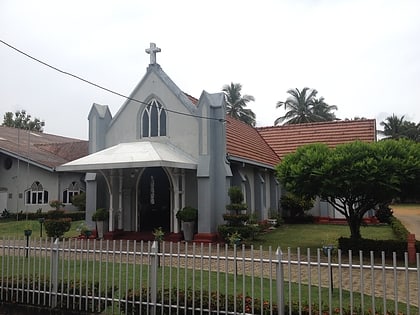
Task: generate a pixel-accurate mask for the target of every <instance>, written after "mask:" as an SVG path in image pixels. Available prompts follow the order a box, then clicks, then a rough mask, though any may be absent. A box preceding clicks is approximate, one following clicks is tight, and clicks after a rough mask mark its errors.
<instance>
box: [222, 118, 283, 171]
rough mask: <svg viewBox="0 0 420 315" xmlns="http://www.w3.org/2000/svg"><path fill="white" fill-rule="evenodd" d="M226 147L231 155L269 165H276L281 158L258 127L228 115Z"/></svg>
mask: <svg viewBox="0 0 420 315" xmlns="http://www.w3.org/2000/svg"><path fill="white" fill-rule="evenodd" d="M226 120H227V122H226V148H227V152H228V154H229V155H230V156H232V157H236V158H240V159H243V160H246V161H250V162H257V163H260V164H263V165H267V166H275V165H277V164H278V163H279V158H278V157H277V155H276V154H275V152H274V151H273V150H272V149H271V148H270V146H269V145H268V144H267V143H266V142H265V140H264V139H263V138H262V137H261V135H260V134H259V133H258V131H257V129H255V128H253V127H251V126H250V125H247V124H245V123H244V122H242V121H239V120H237V119H234V118H232V117H230V116H226Z"/></svg>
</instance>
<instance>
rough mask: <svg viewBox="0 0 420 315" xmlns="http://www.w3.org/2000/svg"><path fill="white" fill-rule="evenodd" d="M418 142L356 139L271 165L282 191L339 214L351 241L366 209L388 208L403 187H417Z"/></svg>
mask: <svg viewBox="0 0 420 315" xmlns="http://www.w3.org/2000/svg"><path fill="white" fill-rule="evenodd" d="M419 156H420V144H419V143H416V142H413V141H409V140H404V139H402V140H399V141H395V140H389V141H380V142H375V143H364V142H360V141H356V142H352V143H347V144H342V145H339V146H337V147H336V148H328V147H327V146H326V145H325V144H319V143H318V144H311V145H306V146H302V147H300V148H298V150H297V151H296V152H295V153H292V154H289V155H287V156H286V157H285V158H284V159H283V161H282V162H281V163H280V164H279V165H278V166H277V174H278V177H279V179H280V181H281V182H282V183H283V184H284V186H285V188H286V190H288V191H290V192H292V193H295V194H297V195H300V196H306V197H307V198H314V197H315V196H319V197H321V198H322V199H324V200H326V201H327V202H328V203H329V204H331V205H332V206H333V207H334V208H335V209H336V210H337V211H338V212H340V213H341V214H343V215H344V216H345V218H346V220H347V223H348V225H349V228H350V233H351V237H352V238H353V239H360V238H361V235H360V226H361V223H362V219H363V216H364V215H365V214H366V212H367V211H369V210H371V209H376V208H378V207H379V206H383V205H385V204H389V203H390V202H391V201H392V199H394V198H396V197H398V196H400V195H401V193H402V192H403V191H404V189H405V188H406V187H411V188H414V189H415V190H417V191H418V189H420V159H419Z"/></svg>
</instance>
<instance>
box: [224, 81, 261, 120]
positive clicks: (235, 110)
mask: <svg viewBox="0 0 420 315" xmlns="http://www.w3.org/2000/svg"><path fill="white" fill-rule="evenodd" d="M241 90H242V85H241V84H240V83H233V82H232V83H231V84H230V85H229V84H226V85H224V86H223V89H222V91H223V93H225V98H226V105H227V106H226V114H227V115H229V116H231V117H233V118H236V119H239V120H241V121H243V122H245V123H247V124H248V125H251V126H255V122H256V121H255V117H256V116H255V113H254V112H253V111H252V110H251V109H249V108H246V106H247V104H248V103H249V102H251V101H255V98H254V97H253V96H252V95H241Z"/></svg>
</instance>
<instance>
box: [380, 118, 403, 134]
mask: <svg viewBox="0 0 420 315" xmlns="http://www.w3.org/2000/svg"><path fill="white" fill-rule="evenodd" d="M380 125H381V126H383V127H384V130H378V132H379V133H380V134H382V135H384V136H385V137H386V138H387V139H399V138H403V137H405V135H404V130H405V128H404V115H403V116H401V118H400V117H398V116H397V115H395V114H392V116H388V117H387V118H385V120H384V121H381V123H380Z"/></svg>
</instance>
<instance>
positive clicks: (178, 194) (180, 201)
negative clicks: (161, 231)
mask: <svg viewBox="0 0 420 315" xmlns="http://www.w3.org/2000/svg"><path fill="white" fill-rule="evenodd" d="M173 174H174V180H173V185H174V206H173V215H172V217H173V224H172V226H173V231H174V232H175V233H178V232H180V229H179V224H180V222H179V221H178V220H177V219H176V213H177V212H178V210H180V209H182V208H183V207H185V188H184V187H185V171H184V170H180V169H177V170H174V173H173Z"/></svg>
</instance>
